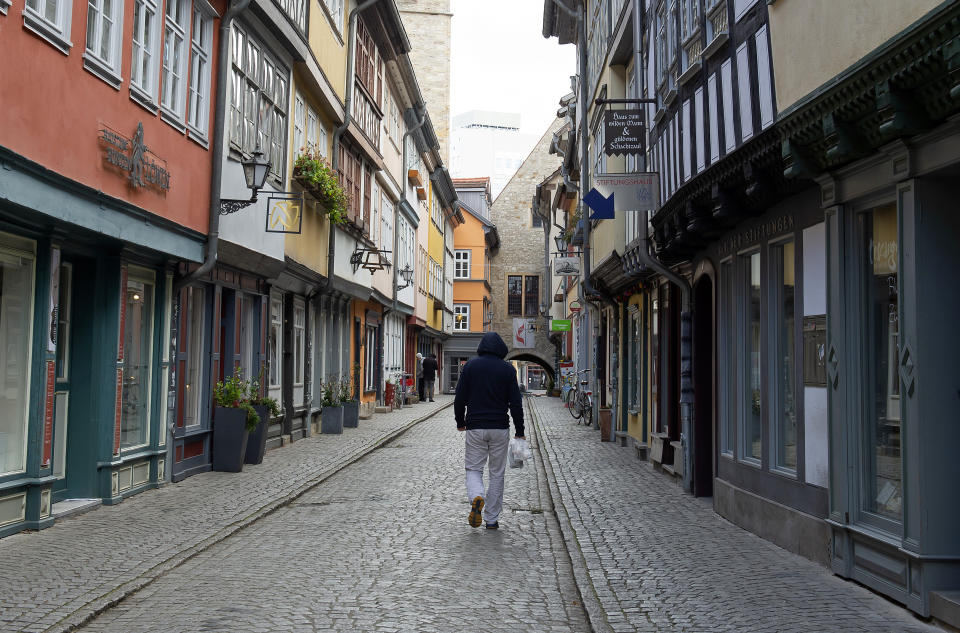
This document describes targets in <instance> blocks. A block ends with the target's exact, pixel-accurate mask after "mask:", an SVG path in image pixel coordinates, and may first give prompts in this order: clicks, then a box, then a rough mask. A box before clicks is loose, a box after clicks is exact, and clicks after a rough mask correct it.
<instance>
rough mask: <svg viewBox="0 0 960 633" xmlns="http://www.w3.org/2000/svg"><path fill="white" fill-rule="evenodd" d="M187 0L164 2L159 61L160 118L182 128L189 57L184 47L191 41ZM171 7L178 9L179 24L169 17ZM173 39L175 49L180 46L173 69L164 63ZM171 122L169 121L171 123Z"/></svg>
mask: <svg viewBox="0 0 960 633" xmlns="http://www.w3.org/2000/svg"><path fill="white" fill-rule="evenodd" d="M190 4H191V3H190V0H166V1H165V3H164V11H163V54H162V56H161V60H160V110H161V112H162V113H163V114H164V115H165V116H164V117H163V118H164V120H165V121H167V122H168V123H171V122H172V123H176V124H178V125H183V124H184V120H185V119H186V102H187V99H186V96H187V60H188V58H189V57H190V53H189V51H187V52H184V50H185V49H186V48H187V46H188V44H187V40H188V39H190V38H191V37H192V36H191V30H192V26H193V24H192V22H193V13H192V12H191V11H190ZM171 7H179V13H180V14H181V17H180V19H181V21H182V22H186V24H183V23H181V22H177V21H176V19H175V17H174V16H172V15H171V13H170V11H171ZM171 36H172V37H173V38H174V41H173V44H174V45H175V46H174V50H175V49H176V47H177V46H179V47H180V54H179V55H178V57H179V60H180V61H179V63H178V64H176V66H174V65H173V64H171V65H168V64H167V60H168V58H169V56H170V55H171V53H170V49H171V40H170V39H169V38H170V37H171ZM172 80H175V82H174V83H173V87H172V88H171V87H170V84H171V81H172ZM170 119H172V121H171V120H170Z"/></svg>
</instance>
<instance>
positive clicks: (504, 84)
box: [450, 0, 576, 137]
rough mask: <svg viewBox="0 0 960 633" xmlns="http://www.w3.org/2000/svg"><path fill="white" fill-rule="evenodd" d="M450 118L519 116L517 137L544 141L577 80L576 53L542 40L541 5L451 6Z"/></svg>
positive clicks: (467, 1)
mask: <svg viewBox="0 0 960 633" xmlns="http://www.w3.org/2000/svg"><path fill="white" fill-rule="evenodd" d="M451 9H452V10H453V26H452V34H451V38H452V42H451V49H452V50H451V53H450V54H451V60H450V66H451V67H450V74H451V83H450V117H451V120H452V119H453V117H455V116H457V115H458V114H461V113H463V112H465V111H467V110H495V111H498V112H519V113H520V115H521V128H520V131H521V132H522V133H524V134H535V135H537V137H540V136H542V135H543V133H544V132H545V131H546V129H547V126H549V125H550V123H551V122H552V121H553V119H554V118H556V112H557V109H558V108H559V104H558V103H557V102H558V101H559V100H560V97H562V96H564V95H565V94H567V93H569V92H570V76H571V75H573V74H576V49H575V48H574V46H573V45H572V44H567V45H564V46H560V45H559V44H557V39H556V38H551V39H545V38H544V37H543V35H542V34H541V28H542V23H543V0H451Z"/></svg>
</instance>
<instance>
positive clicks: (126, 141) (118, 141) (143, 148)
mask: <svg viewBox="0 0 960 633" xmlns="http://www.w3.org/2000/svg"><path fill="white" fill-rule="evenodd" d="M100 140H101V141H102V142H103V144H104V147H105V149H106V151H107V154H106V156H105V157H104V158H105V159H106V161H107V162H108V163H110V164H111V165H114V166H116V167H118V168H119V169H121V170H123V171H125V172H127V178H128V179H129V180H130V184H131V185H132V186H134V187H146V186H148V185H150V186H153V187H156V188H157V189H160V190H161V191H167V190H169V189H170V172H169V171H167V169H166V168H165V167H161V166H160V165H159V164H158V163H157V162H156V161H154V160H152V159H151V158H150V156H152V155H153V153H152V152H151V151H150V148H148V147H147V145H146V143H144V141H143V123H138V124H137V131H136V132H135V133H134V135H133V138H127V137H126V136H124V135H122V134H120V133H119V132H115V131H113V130H110V129H107V128H103V129H101V130H100ZM148 155H150V156H148Z"/></svg>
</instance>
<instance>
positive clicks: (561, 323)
mask: <svg viewBox="0 0 960 633" xmlns="http://www.w3.org/2000/svg"><path fill="white" fill-rule="evenodd" d="M550 331H551V332H571V331H573V322H572V321H571V320H570V319H551V320H550Z"/></svg>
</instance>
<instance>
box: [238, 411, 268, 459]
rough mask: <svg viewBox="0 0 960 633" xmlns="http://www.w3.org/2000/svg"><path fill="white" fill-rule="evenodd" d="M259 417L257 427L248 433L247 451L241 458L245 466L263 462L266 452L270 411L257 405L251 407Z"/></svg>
mask: <svg viewBox="0 0 960 633" xmlns="http://www.w3.org/2000/svg"><path fill="white" fill-rule="evenodd" d="M253 408H254V410H255V411H256V412H257V415H259V416H260V421H259V422H257V427H256V428H255V429H253V430H252V431H250V437H249V438H248V439H247V451H246V455H245V456H244V458H243V463H245V464H259V463H260V462H262V461H263V455H264V454H265V453H266V452H267V427H268V426H270V410H269V409H268V408H267V407H265V406H263V405H258V406H255V407H253Z"/></svg>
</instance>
